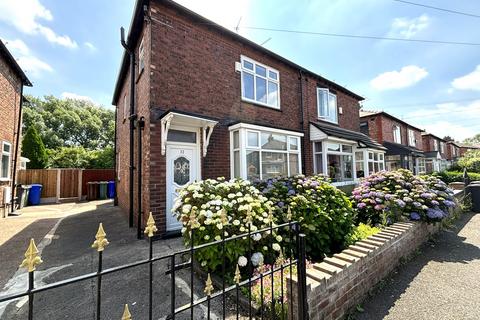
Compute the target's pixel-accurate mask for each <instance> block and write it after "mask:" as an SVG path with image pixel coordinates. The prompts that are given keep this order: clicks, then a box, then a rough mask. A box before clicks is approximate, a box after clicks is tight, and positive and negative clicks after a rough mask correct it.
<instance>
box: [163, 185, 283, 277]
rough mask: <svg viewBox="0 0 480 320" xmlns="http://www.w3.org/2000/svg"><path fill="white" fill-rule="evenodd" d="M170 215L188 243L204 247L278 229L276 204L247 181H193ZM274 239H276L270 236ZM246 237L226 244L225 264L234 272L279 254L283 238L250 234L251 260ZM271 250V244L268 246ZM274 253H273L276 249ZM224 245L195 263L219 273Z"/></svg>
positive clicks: (198, 254) (198, 257)
mask: <svg viewBox="0 0 480 320" xmlns="http://www.w3.org/2000/svg"><path fill="white" fill-rule="evenodd" d="M172 212H174V214H176V216H177V218H178V219H179V221H180V222H182V225H183V228H182V234H183V238H184V242H185V244H186V245H190V244H191V243H192V242H191V241H192V230H193V245H195V246H196V245H200V244H204V243H208V242H211V241H215V240H221V239H222V233H223V235H224V237H225V238H228V237H232V236H235V235H239V234H244V233H247V232H248V225H249V223H251V225H250V230H251V232H254V231H256V230H260V229H263V228H266V227H269V226H270V223H272V225H275V222H276V219H275V217H274V215H273V209H272V202H271V201H269V200H268V199H267V198H266V197H265V196H264V195H262V194H261V193H260V192H259V191H258V190H257V189H256V188H255V187H254V186H252V185H251V184H250V182H248V181H244V180H231V181H224V179H223V178H219V179H216V180H213V179H208V180H203V181H199V182H194V183H192V184H190V185H188V186H187V187H185V188H183V189H181V190H180V192H179V197H178V198H177V200H176V202H175V205H174V207H173V209H172ZM272 237H273V238H272ZM248 242H249V240H248V238H246V237H244V238H240V239H237V240H235V241H228V242H226V243H225V256H226V257H225V265H226V266H227V268H228V270H227V271H228V272H230V273H233V270H235V267H236V265H237V263H238V264H239V265H240V266H241V267H245V266H247V264H248V261H251V262H252V264H253V266H254V267H255V266H256V265H259V264H261V263H262V262H263V261H265V262H268V261H275V259H276V257H277V256H278V255H279V252H280V250H281V246H280V243H281V242H282V237H281V236H279V235H276V232H275V231H274V232H273V234H272V235H270V234H268V233H266V232H264V233H262V234H260V233H257V234H254V235H252V236H251V239H250V245H251V252H252V253H253V254H252V257H250V259H247V258H248V256H247V257H246V255H247V253H248V252H249V247H248ZM271 243H273V244H272V246H270V244H271ZM272 249H273V250H272ZM222 250H223V249H222V246H221V245H213V246H209V247H207V248H204V249H200V250H197V251H196V253H195V259H196V261H197V262H199V263H200V266H201V267H202V268H203V269H205V270H207V271H216V270H218V269H219V268H220V267H221V266H222V263H223V260H222V256H223V255H222Z"/></svg>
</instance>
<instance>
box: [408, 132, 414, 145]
mask: <svg viewBox="0 0 480 320" xmlns="http://www.w3.org/2000/svg"><path fill="white" fill-rule="evenodd" d="M415 142H416V140H415V132H414V131H413V130H411V129H408V145H409V146H412V147H415V145H416V143H415Z"/></svg>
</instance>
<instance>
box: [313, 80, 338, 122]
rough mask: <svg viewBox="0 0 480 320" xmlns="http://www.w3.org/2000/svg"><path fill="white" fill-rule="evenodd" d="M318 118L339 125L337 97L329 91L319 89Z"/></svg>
mask: <svg viewBox="0 0 480 320" xmlns="http://www.w3.org/2000/svg"><path fill="white" fill-rule="evenodd" d="M317 110H318V118H319V119H322V120H325V121H329V122H333V123H338V113H337V96H336V95H335V94H333V93H331V92H330V91H329V90H328V89H325V88H317Z"/></svg>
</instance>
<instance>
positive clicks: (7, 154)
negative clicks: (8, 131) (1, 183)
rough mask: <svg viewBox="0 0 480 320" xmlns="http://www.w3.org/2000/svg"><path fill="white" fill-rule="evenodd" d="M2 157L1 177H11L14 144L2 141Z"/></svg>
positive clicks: (0, 165)
mask: <svg viewBox="0 0 480 320" xmlns="http://www.w3.org/2000/svg"><path fill="white" fill-rule="evenodd" d="M1 151H2V153H1V155H2V157H1V159H0V160H1V161H0V179H3V180H7V179H10V162H11V161H12V145H11V144H10V143H8V142H6V141H3V142H2V150H1Z"/></svg>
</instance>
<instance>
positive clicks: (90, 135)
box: [22, 96, 115, 168]
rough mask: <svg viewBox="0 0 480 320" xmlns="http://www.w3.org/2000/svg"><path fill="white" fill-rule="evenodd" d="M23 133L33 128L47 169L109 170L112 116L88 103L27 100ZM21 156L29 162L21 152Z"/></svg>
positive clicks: (112, 132) (34, 98)
mask: <svg viewBox="0 0 480 320" xmlns="http://www.w3.org/2000/svg"><path fill="white" fill-rule="evenodd" d="M27 99H28V103H26V105H25V106H24V109H23V110H24V111H23V126H24V128H23V130H24V132H25V131H28V130H29V129H30V128H35V129H36V131H38V134H39V135H40V137H41V140H43V142H44V144H45V147H46V148H47V149H48V166H49V167H55V168H112V167H113V159H114V153H113V140H114V135H115V112H114V111H112V110H108V109H106V108H104V107H101V106H99V105H96V104H95V103H93V102H91V101H86V100H76V99H59V98H56V97H54V96H45V97H43V98H37V97H32V96H28V97H27ZM23 150H24V151H23V153H22V155H24V156H26V157H27V158H30V157H29V156H28V155H27V153H26V152H28V151H27V150H26V149H23Z"/></svg>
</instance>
